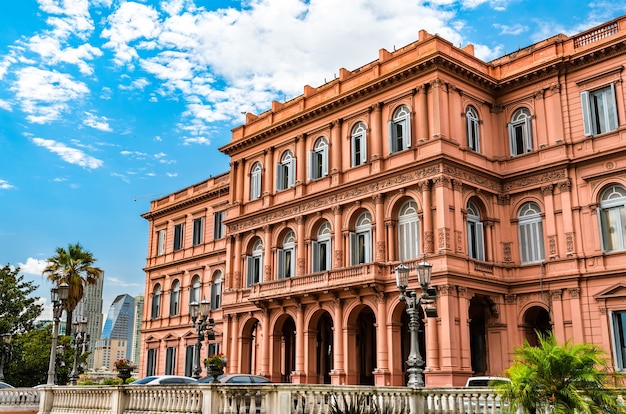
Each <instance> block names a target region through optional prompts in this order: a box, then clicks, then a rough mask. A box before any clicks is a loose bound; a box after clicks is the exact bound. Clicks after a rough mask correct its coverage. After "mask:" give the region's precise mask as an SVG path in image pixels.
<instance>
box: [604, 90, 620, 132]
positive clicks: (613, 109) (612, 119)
mask: <svg viewBox="0 0 626 414" xmlns="http://www.w3.org/2000/svg"><path fill="white" fill-rule="evenodd" d="M615 102H616V101H615V84H614V83H612V84H611V88H610V90H609V96H608V97H607V102H606V108H607V111H608V112H610V114H609V131H614V130H616V129H617V127H618V125H617V105H616V104H615Z"/></svg>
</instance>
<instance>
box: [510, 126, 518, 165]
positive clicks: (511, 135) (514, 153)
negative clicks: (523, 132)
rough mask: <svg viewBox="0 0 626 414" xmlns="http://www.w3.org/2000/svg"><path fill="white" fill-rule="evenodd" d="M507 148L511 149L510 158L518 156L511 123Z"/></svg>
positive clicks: (513, 128)
mask: <svg viewBox="0 0 626 414" xmlns="http://www.w3.org/2000/svg"><path fill="white" fill-rule="evenodd" d="M509 146H510V147H511V156H512V157H514V156H516V155H519V154H517V152H516V150H515V127H514V126H513V124H512V123H509Z"/></svg>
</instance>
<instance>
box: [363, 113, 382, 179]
mask: <svg viewBox="0 0 626 414" xmlns="http://www.w3.org/2000/svg"><path fill="white" fill-rule="evenodd" d="M382 107H383V104H382V103H375V104H374V105H372V107H371V113H370V125H371V126H370V131H369V134H368V135H369V142H367V145H366V148H367V149H368V151H371V156H368V157H367V159H368V160H369V161H375V160H379V159H381V158H383V140H384V138H383V122H382ZM377 171H378V170H377Z"/></svg>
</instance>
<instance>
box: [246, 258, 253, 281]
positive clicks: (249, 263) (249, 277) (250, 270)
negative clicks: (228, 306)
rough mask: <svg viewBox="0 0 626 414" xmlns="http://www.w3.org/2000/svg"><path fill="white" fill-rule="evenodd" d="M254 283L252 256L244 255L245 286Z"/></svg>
mask: <svg viewBox="0 0 626 414" xmlns="http://www.w3.org/2000/svg"><path fill="white" fill-rule="evenodd" d="M253 284H254V257H252V256H246V287H250V286H252V285H253Z"/></svg>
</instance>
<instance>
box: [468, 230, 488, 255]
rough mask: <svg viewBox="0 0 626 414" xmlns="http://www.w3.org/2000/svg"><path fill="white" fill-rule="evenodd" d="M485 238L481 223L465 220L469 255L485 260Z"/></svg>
mask: <svg viewBox="0 0 626 414" xmlns="http://www.w3.org/2000/svg"><path fill="white" fill-rule="evenodd" d="M484 240H485V238H484V230H483V223H481V222H476V221H468V222H467V245H468V246H467V248H468V254H469V257H471V258H472V259H476V260H483V261H484V260H485V241H484Z"/></svg>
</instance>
